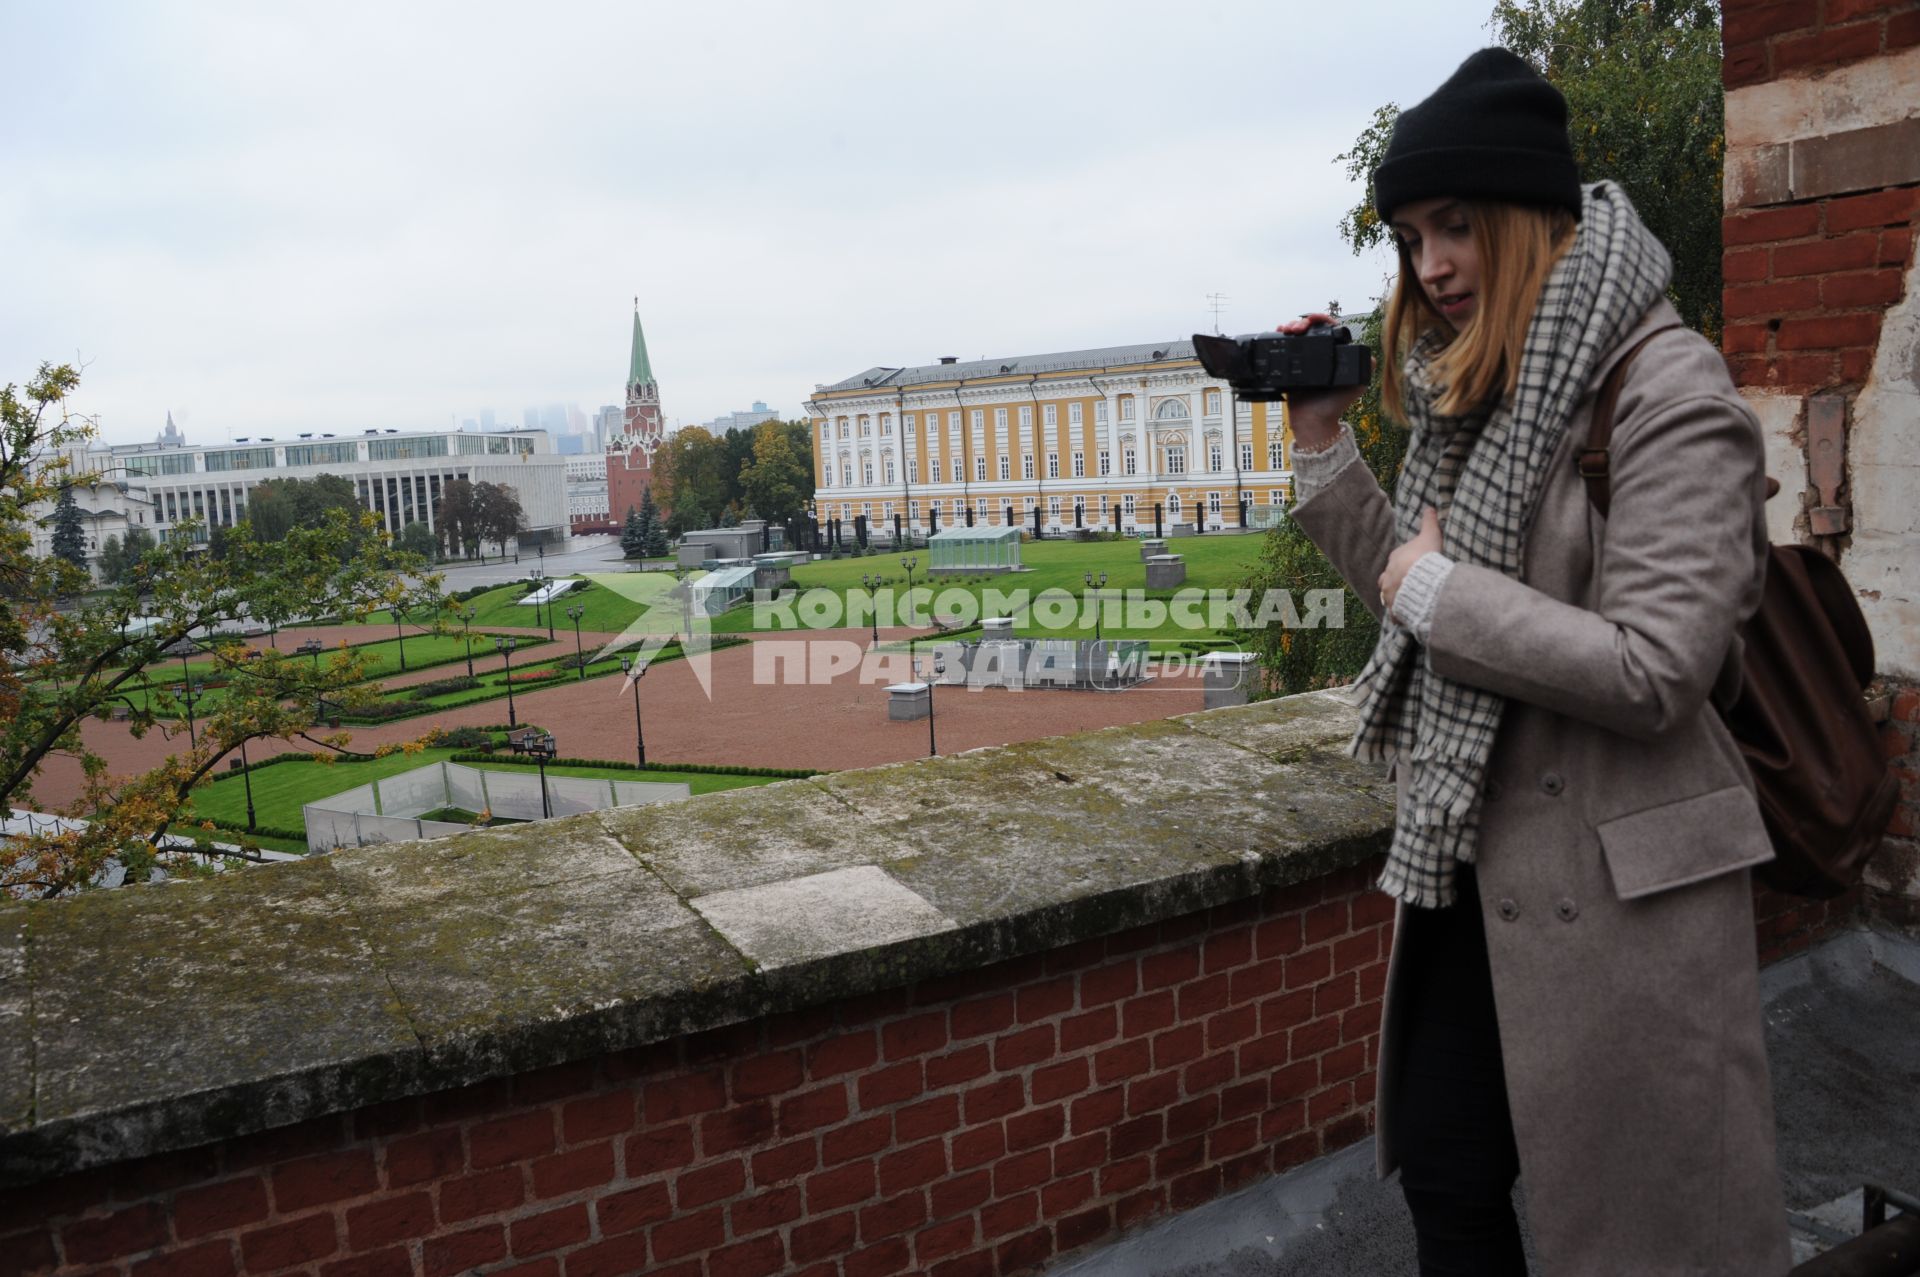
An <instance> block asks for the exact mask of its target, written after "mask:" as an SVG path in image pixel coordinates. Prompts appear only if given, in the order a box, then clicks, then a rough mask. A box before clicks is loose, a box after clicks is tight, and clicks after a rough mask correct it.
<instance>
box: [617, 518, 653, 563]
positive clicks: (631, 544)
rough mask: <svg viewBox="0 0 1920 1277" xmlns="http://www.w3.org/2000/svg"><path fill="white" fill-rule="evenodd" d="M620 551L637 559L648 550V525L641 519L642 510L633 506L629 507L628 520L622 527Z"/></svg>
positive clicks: (630, 557)
mask: <svg viewBox="0 0 1920 1277" xmlns="http://www.w3.org/2000/svg"><path fill="white" fill-rule="evenodd" d="M620 552H621V553H622V554H624V555H626V556H627V557H628V558H629V559H637V558H640V557H641V556H643V555H644V554H646V552H647V527H646V524H644V523H642V522H641V521H640V512H639V511H638V510H636V509H634V508H633V507H632V506H628V507H627V521H626V524H625V526H623V527H622V528H621V529H620Z"/></svg>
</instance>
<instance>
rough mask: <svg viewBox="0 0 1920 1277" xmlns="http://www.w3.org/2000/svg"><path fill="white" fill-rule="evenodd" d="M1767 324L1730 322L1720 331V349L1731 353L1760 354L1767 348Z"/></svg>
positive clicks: (1768, 334)
mask: <svg viewBox="0 0 1920 1277" xmlns="http://www.w3.org/2000/svg"><path fill="white" fill-rule="evenodd" d="M1770 335H1771V334H1770V333H1769V331H1768V329H1767V326H1766V325H1765V324H1728V325H1727V326H1726V328H1724V329H1723V330H1722V331H1721V333H1720V349H1721V350H1722V351H1724V352H1726V353H1727V354H1730V355H1751V354H1758V353H1759V352H1761V351H1764V350H1765V349H1766V348H1767V338H1768V337H1769V336H1770Z"/></svg>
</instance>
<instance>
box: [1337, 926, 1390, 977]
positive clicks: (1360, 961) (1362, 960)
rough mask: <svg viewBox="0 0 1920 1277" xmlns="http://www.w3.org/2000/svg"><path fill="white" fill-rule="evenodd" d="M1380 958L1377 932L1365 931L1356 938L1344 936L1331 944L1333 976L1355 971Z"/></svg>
mask: <svg viewBox="0 0 1920 1277" xmlns="http://www.w3.org/2000/svg"><path fill="white" fill-rule="evenodd" d="M1379 956H1380V936H1379V934H1378V933H1377V932H1373V931H1365V932H1362V933H1361V934H1360V935H1357V936H1346V937H1343V938H1342V939H1339V940H1336V941H1334V942H1333V970H1334V974H1335V975H1341V974H1344V973H1346V972H1349V971H1357V970H1359V969H1360V968H1361V967H1363V966H1365V965H1366V964H1367V963H1369V962H1372V961H1373V960H1374V959H1375V958H1377V957H1379Z"/></svg>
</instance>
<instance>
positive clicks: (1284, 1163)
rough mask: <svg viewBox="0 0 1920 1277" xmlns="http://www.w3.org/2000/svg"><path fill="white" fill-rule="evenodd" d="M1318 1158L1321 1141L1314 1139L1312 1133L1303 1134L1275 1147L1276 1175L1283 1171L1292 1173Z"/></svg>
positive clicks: (1274, 1168)
mask: <svg viewBox="0 0 1920 1277" xmlns="http://www.w3.org/2000/svg"><path fill="white" fill-rule="evenodd" d="M1318 1156H1320V1141H1319V1140H1317V1139H1315V1138H1314V1135H1313V1132H1312V1131H1305V1132H1302V1133H1301V1134H1299V1135H1295V1136H1294V1137H1292V1138H1291V1139H1286V1140H1282V1141H1281V1142H1280V1143H1278V1144H1275V1145H1274V1146H1273V1170H1274V1173H1275V1174H1276V1175H1277V1174H1279V1173H1280V1172H1282V1171H1290V1170H1292V1169H1293V1168H1294V1167H1296V1166H1301V1165H1304V1164H1306V1163H1307V1162H1311V1161H1312V1160H1313V1159H1314V1158H1316V1157H1318Z"/></svg>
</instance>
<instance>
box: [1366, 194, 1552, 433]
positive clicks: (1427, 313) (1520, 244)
mask: <svg viewBox="0 0 1920 1277" xmlns="http://www.w3.org/2000/svg"><path fill="white" fill-rule="evenodd" d="M1461 202H1462V205H1463V206H1464V207H1465V208H1466V210H1467V224H1468V227H1469V228H1470V229H1471V231H1472V233H1473V243H1474V247H1475V248H1477V249H1478V250H1479V253H1480V288H1479V290H1478V293H1479V305H1478V306H1477V307H1475V309H1474V315H1473V318H1472V320H1470V321H1469V322H1468V324H1467V326H1466V327H1465V328H1464V329H1462V330H1461V331H1460V332H1459V333H1457V334H1454V335H1453V336H1451V337H1450V338H1449V339H1448V341H1447V346H1446V349H1445V350H1444V351H1442V352H1441V354H1440V355H1439V357H1438V358H1436V359H1435V360H1434V362H1433V378H1434V382H1435V384H1436V385H1438V386H1439V387H1440V388H1441V393H1440V395H1439V397H1438V398H1437V400H1436V401H1435V403H1434V409H1435V411H1437V412H1439V413H1441V414H1442V415H1444V416H1449V417H1452V416H1459V415H1462V414H1464V413H1468V412H1472V411H1474V410H1475V409H1477V408H1480V407H1481V406H1482V405H1487V404H1489V403H1490V401H1492V400H1495V399H1496V398H1499V397H1502V396H1505V395H1509V394H1512V393H1513V388H1514V386H1515V384H1516V383H1517V382H1518V381H1519V379H1520V352H1521V350H1522V348H1523V347H1524V346H1525V345H1526V340H1527V326H1528V325H1529V324H1531V323H1532V322H1533V310H1534V306H1535V305H1536V304H1537V303H1538V302H1539V300H1540V289H1541V287H1542V286H1543V285H1545V284H1546V282H1547V274H1548V272H1550V271H1551V270H1552V269H1553V264H1554V263H1555V262H1557V261H1559V260H1560V255H1561V254H1562V253H1564V252H1566V251H1567V248H1568V246H1570V245H1571V244H1572V243H1573V233H1574V225H1575V224H1574V219H1573V215H1572V214H1571V213H1569V212H1567V210H1566V209H1563V208H1539V207H1534V206H1531V205H1525V204H1506V203H1493V202H1489V201H1480V200H1463V201H1461ZM1394 244H1395V248H1396V249H1397V251H1398V252H1399V254H1400V275H1399V278H1398V279H1396V280H1395V281H1394V285H1393V296H1391V297H1390V298H1388V299H1387V316H1386V333H1385V338H1386V352H1385V354H1386V367H1385V368H1384V369H1383V370H1382V380H1381V399H1382V401H1383V403H1384V404H1385V406H1386V410H1387V412H1388V413H1390V414H1391V415H1392V416H1394V417H1395V418H1397V419H1400V420H1403V421H1404V420H1405V419H1406V413H1405V411H1404V409H1403V407H1402V400H1401V390H1402V386H1401V380H1402V377H1403V376H1404V374H1403V373H1402V371H1401V365H1402V363H1403V362H1404V361H1405V360H1406V357H1407V352H1408V351H1409V350H1411V349H1412V348H1413V344H1414V343H1415V342H1416V341H1418V340H1420V338H1421V336H1422V335H1423V334H1425V333H1427V332H1429V331H1438V332H1440V333H1442V334H1448V333H1452V328H1451V326H1450V325H1449V324H1448V323H1447V321H1446V319H1445V318H1444V317H1443V316H1442V315H1441V314H1440V312H1439V311H1438V310H1435V309H1434V306H1433V303H1432V302H1430V301H1428V300H1427V292H1426V290H1425V289H1424V288H1422V287H1421V286H1420V275H1419V272H1418V271H1416V270H1415V269H1414V266H1413V262H1412V260H1411V257H1410V256H1409V254H1408V252H1407V248H1406V245H1404V244H1402V243H1400V242H1399V239H1398V237H1396V238H1395V240H1394Z"/></svg>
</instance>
